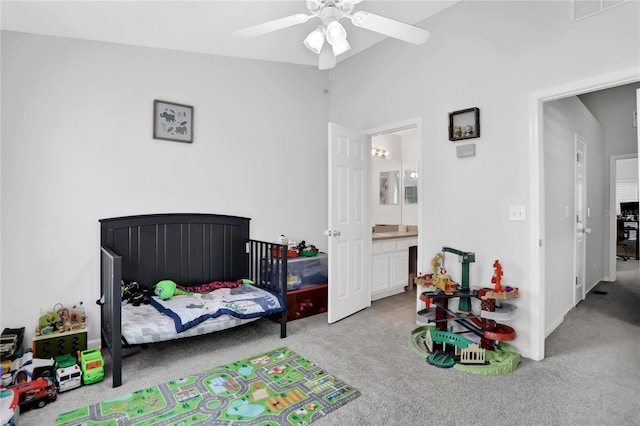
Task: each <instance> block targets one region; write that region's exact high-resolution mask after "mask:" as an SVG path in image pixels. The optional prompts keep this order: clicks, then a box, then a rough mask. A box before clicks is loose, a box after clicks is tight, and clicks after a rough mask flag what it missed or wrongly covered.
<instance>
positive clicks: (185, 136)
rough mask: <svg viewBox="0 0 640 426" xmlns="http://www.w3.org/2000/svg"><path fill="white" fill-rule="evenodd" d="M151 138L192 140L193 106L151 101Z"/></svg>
mask: <svg viewBox="0 0 640 426" xmlns="http://www.w3.org/2000/svg"><path fill="white" fill-rule="evenodd" d="M153 138H154V139H162V140H166V141H176V142H188V143H191V142H193V107H192V106H189V105H181V104H176V103H173V102H166V101H159V100H157V99H156V100H154V101H153Z"/></svg>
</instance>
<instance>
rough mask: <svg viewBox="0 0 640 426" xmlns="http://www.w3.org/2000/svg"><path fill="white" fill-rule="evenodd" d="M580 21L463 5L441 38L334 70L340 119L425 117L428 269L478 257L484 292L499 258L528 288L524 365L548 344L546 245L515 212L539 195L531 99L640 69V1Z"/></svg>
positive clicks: (441, 20) (390, 44) (377, 51)
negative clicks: (540, 248) (457, 129)
mask: <svg viewBox="0 0 640 426" xmlns="http://www.w3.org/2000/svg"><path fill="white" fill-rule="evenodd" d="M569 16H570V13H569V2H556V1H549V2H541V1H535V2H524V1H514V2H482V1H478V2H476V1H474V2H461V3H458V4H456V5H455V6H453V7H451V8H450V9H447V10H445V11H443V12H441V13H439V14H438V15H436V16H434V17H432V18H430V19H427V20H426V21H424V22H423V23H421V24H420V25H421V26H422V27H425V28H428V29H429V30H431V32H432V34H433V36H432V37H431V39H430V40H429V41H428V42H427V43H425V44H424V45H420V46H412V45H408V44H404V43H401V42H397V41H395V40H386V41H384V42H382V43H380V44H379V45H377V46H375V47H374V48H372V49H371V50H368V51H366V52H364V53H361V54H359V55H357V56H355V57H353V58H350V59H348V60H346V61H344V62H342V63H340V64H339V66H338V67H336V69H335V70H334V71H333V73H332V96H331V104H330V108H331V109H330V118H331V120H333V121H337V122H340V123H342V124H344V125H347V126H350V127H352V128H355V129H370V128H377V127H381V126H384V125H386V124H388V123H394V122H401V121H403V120H407V119H409V118H412V117H421V118H422V133H423V140H422V141H421V143H422V178H421V183H422V185H423V188H424V189H423V191H422V192H423V193H424V194H426V198H425V199H424V200H423V203H424V204H423V205H424V208H423V214H422V217H421V218H420V220H421V221H422V222H421V224H420V225H421V233H420V244H421V253H422V254H421V255H420V259H419V261H420V265H419V267H418V269H419V270H425V269H426V268H425V265H427V266H428V263H427V262H428V261H429V259H431V257H433V255H434V254H435V253H436V252H437V251H439V250H441V248H442V246H445V245H447V246H451V247H454V248H457V249H460V250H465V251H473V252H475V253H476V262H475V263H474V264H473V265H471V267H470V274H471V277H470V281H471V285H472V286H476V287H478V286H483V285H488V284H490V282H489V281H490V279H491V276H492V273H493V269H492V267H491V265H492V263H493V261H494V260H495V259H500V261H501V263H502V265H503V268H504V283H505V285H511V286H517V287H519V288H520V299H519V300H517V301H516V304H517V305H518V307H519V308H520V312H519V317H518V318H517V319H516V320H514V321H513V322H512V323H511V324H510V325H512V326H513V327H514V328H515V330H516V331H517V333H518V338H517V339H516V341H515V342H514V344H515V345H516V346H517V347H518V348H519V349H520V350H521V352H522V354H523V355H524V356H529V355H530V354H531V352H530V350H531V347H532V341H535V340H536V339H537V336H532V334H531V330H532V329H533V327H534V325H533V324H532V316H533V317H536V315H533V314H532V309H537V308H536V306H535V305H533V306H532V305H531V303H532V301H535V300H537V299H538V298H540V297H541V294H542V292H541V288H542V283H539V282H535V283H534V282H532V280H531V279H530V277H531V275H532V267H535V266H532V265H531V262H530V260H529V259H530V248H531V247H532V246H533V243H534V242H535V241H537V238H538V236H537V235H532V230H531V229H532V227H531V225H530V223H528V221H525V222H511V221H508V216H507V214H508V209H509V206H510V205H524V206H528V205H529V200H530V197H531V194H530V187H531V184H532V182H531V181H530V172H531V170H530V163H529V161H530V158H529V143H530V142H529V141H530V129H529V105H528V102H529V96H530V94H531V93H532V92H535V91H538V90H542V89H546V88H550V87H555V86H557V85H560V84H566V83H569V82H572V81H576V80H581V79H585V78H587V77H592V76H596V75H599V74H604V73H608V72H611V71H612V70H619V69H626V68H630V67H632V66H637V64H638V63H640V56H639V55H640V45H639V40H640V37H639V31H638V3H637V2H629V3H627V4H624V5H621V6H619V7H616V8H613V9H611V10H609V11H607V12H604V13H601V14H599V15H596V16H594V17H591V18H588V19H584V20H581V21H577V22H571V21H570V20H569ZM468 107H479V108H480V120H481V125H482V127H481V129H482V136H481V137H480V138H479V139H476V140H475V141H476V142H475V143H476V156H475V157H471V158H464V159H458V158H456V154H455V147H456V144H455V143H453V142H450V141H449V140H448V137H447V126H448V112H451V111H456V110H459V109H463V108H468ZM569 259H570V258H569V257H567V258H566V260H567V261H569ZM456 269H457V268H454V267H450V268H449V271H450V272H452V274H455V273H457V274H458V275H459V273H460V272H459V271H456ZM454 278H457V277H455V276H454Z"/></svg>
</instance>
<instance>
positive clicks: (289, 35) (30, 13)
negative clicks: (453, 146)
mask: <svg viewBox="0 0 640 426" xmlns="http://www.w3.org/2000/svg"><path fill="white" fill-rule="evenodd" d="M458 1H460V0H454V1H415V0H414V1H378V0H364V1H363V2H361V3H359V4H356V5H355V8H354V12H355V11H359V10H364V11H367V12H371V13H375V14H377V15H382V16H386V17H389V18H392V19H396V20H399V21H402V22H406V23H408V24H412V25H415V24H418V23H419V22H421V21H423V20H425V19H426V18H428V17H429V16H432V15H434V14H436V13H438V12H439V11H441V10H443V9H445V8H447V7H450V6H452V5H454V4H455V3H458ZM299 13H308V9H307V6H306V2H305V1H304V0H281V1H244V0H235V1H219V0H210V1H4V0H3V1H2V2H1V3H0V16H1V20H0V27H1V28H2V29H3V30H10V31H20V32H27V33H34V34H44V35H51V36H60V37H69V38H77V39H85V40H94V41H104V42H113V43H122V44H129V45H136V46H147V47H157V48H166V49H175V50H183V51H189V52H200V53H209V54H217V55H224V56H234V57H241V58H251V59H259V60H266V61H275V62H284V63H291V64H302V65H314V66H315V65H317V64H318V56H317V55H315V54H314V53H312V52H310V51H309V50H307V49H306V48H305V47H304V45H303V44H302V41H303V40H304V38H305V37H306V36H307V34H309V33H310V32H311V31H312V30H313V29H314V28H315V27H316V26H317V25H318V21H317V20H314V19H312V20H309V21H308V22H306V23H305V24H301V25H297V26H295V27H291V28H286V29H283V30H280V31H277V32H274V33H270V34H266V35H263V36H260V37H256V38H250V39H238V38H235V37H233V36H232V35H231V33H232V32H234V31H236V30H240V29H243V28H246V27H249V26H253V25H256V24H260V23H263V22H266V21H270V20H274V19H278V18H282V17H285V16H289V15H295V14H299ZM341 23H343V25H344V26H345V28H346V30H347V34H348V40H349V43H350V44H351V47H352V49H351V50H350V51H348V52H347V53H345V54H343V55H340V56H339V57H338V62H340V61H341V60H344V59H346V58H348V57H350V56H353V55H355V54H357V53H358V52H361V51H363V50H365V49H367V48H369V47H371V46H373V45H374V44H376V43H378V42H380V41H382V40H384V39H385V37H384V36H382V35H380V34H377V33H374V32H371V31H368V30H365V29H362V28H357V27H355V26H353V25H352V24H351V22H349V20H347V19H344V20H342V21H341ZM427 29H428V28H427ZM394 42H397V43H402V42H401V41H394Z"/></svg>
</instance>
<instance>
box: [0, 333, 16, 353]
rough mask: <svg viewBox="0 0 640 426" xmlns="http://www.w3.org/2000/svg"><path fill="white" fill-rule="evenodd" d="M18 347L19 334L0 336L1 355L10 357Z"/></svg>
mask: <svg viewBox="0 0 640 426" xmlns="http://www.w3.org/2000/svg"><path fill="white" fill-rule="evenodd" d="M17 348H18V335H17V334H4V335H2V336H0V356H1V357H3V358H9V357H10V356H11V355H13V353H14V352H15V351H16V349H17Z"/></svg>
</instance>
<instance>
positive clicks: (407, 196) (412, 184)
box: [404, 169, 418, 204]
mask: <svg viewBox="0 0 640 426" xmlns="http://www.w3.org/2000/svg"><path fill="white" fill-rule="evenodd" d="M404 203H405V204H417V203H418V171H417V170H415V169H408V170H405V171H404Z"/></svg>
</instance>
